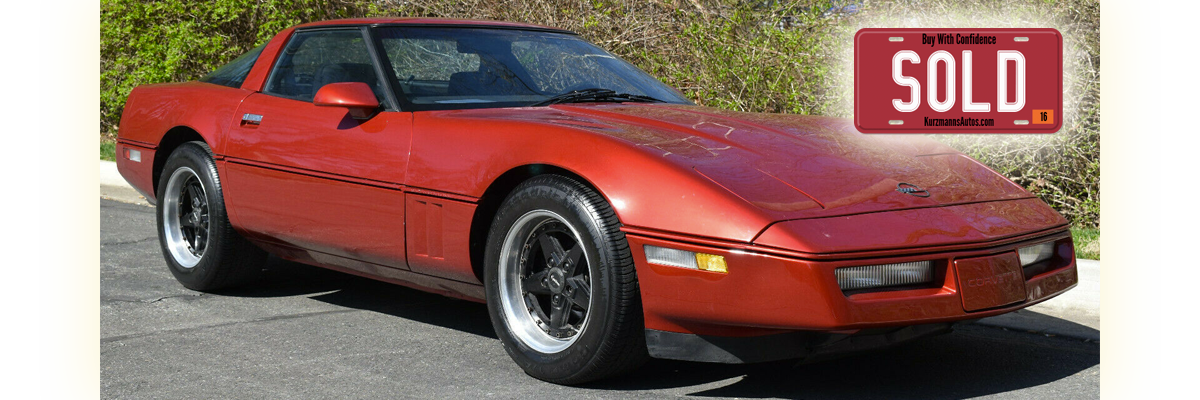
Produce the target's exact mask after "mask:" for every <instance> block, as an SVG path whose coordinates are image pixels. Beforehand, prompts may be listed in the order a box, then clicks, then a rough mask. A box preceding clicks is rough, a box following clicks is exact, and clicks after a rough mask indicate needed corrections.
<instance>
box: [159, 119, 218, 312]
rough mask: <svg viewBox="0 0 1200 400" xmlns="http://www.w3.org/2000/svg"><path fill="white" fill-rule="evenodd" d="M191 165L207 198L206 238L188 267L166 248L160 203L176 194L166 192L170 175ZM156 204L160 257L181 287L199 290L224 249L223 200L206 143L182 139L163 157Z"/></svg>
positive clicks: (208, 281)
mask: <svg viewBox="0 0 1200 400" xmlns="http://www.w3.org/2000/svg"><path fill="white" fill-rule="evenodd" d="M184 167H187V168H191V169H192V171H195V172H196V176H197V177H198V178H199V179H200V183H201V185H203V186H204V196H205V198H206V200H207V201H208V213H209V215H208V220H209V226H208V242H207V244H206V245H205V246H206V248H205V250H204V255H203V256H201V257H200V261H199V262H197V263H196V265H195V266H194V267H192V268H184V267H183V266H182V265H181V264H180V263H179V262H178V261H176V260H175V257H174V256H172V255H171V252H170V251H169V249H168V248H167V235H166V221H165V216H164V213H165V210H166V207H165V206H164V203H165V199H166V196H176V195H177V194H168V193H166V191H167V187H168V186H169V185H168V183H169V182H168V181H169V180H170V179H171V175H172V174H174V173H175V171H177V170H179V169H180V168H184ZM158 182H159V185H158V193H157V194H156V195H157V197H158V207H157V208H156V210H155V216H156V220H157V224H158V242H159V247H160V248H161V250H162V252H163V257H164V258H165V259H166V261H167V267H168V269H170V270H171V274H172V275H174V276H175V279H176V280H178V281H179V282H180V283H182V284H183V286H184V287H187V288H189V289H193V290H200V289H201V288H205V287H207V286H209V285H210V284H211V283H212V281H213V280H214V279H216V277H217V276H216V275H217V263H218V262H219V261H220V260H218V259H217V258H218V257H217V255H218V254H221V253H222V251H224V249H223V248H222V247H223V245H224V244H225V240H224V239H225V238H224V237H223V234H224V232H225V231H226V230H225V226H224V225H223V224H224V221H226V218H225V202H224V201H223V196H222V193H221V185H220V179H219V178H218V177H217V169H216V164H215V163H214V162H213V160H212V157H211V156H210V153H209V151H208V149H207V148H206V147H204V146H203V145H200V144H198V143H195V142H192V143H185V144H183V145H181V146H179V148H177V149H175V151H174V152H172V153H171V155H170V156H169V158H167V161H166V163H165V164H164V165H163V169H162V174H161V175H160V176H159V180H158Z"/></svg>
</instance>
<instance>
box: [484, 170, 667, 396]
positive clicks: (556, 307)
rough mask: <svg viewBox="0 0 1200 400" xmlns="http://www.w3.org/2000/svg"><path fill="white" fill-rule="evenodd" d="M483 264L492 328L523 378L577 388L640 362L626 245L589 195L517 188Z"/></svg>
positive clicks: (545, 179) (564, 188)
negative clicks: (522, 372) (531, 377)
mask: <svg viewBox="0 0 1200 400" xmlns="http://www.w3.org/2000/svg"><path fill="white" fill-rule="evenodd" d="M485 262H486V269H485V272H484V275H485V276H484V280H485V286H486V289H487V301H488V311H489V312H490V314H491V318H492V325H493V327H494V328H495V329H496V334H497V336H499V337H500V340H501V341H502V342H503V343H504V349H505V350H506V351H507V352H508V354H509V355H510V356H511V357H512V358H513V360H514V361H516V363H517V364H518V365H519V366H520V367H521V368H522V369H524V370H525V372H526V373H528V374H529V375H531V376H533V377H535V378H538V379H542V380H545V381H549V382H554V383H560V384H576V383H583V382H588V381H594V380H597V379H602V378H606V377H609V376H613V375H617V374H620V373H623V372H627V371H629V370H631V369H633V368H636V367H637V366H639V365H641V364H642V362H644V361H645V360H646V359H647V358H648V356H647V354H646V342H645V331H644V328H643V321H642V309H641V302H640V298H639V293H638V285H637V275H636V272H635V271H634V267H633V260H632V256H631V255H630V252H629V245H628V243H627V242H626V240H625V235H624V233H623V232H621V231H620V222H619V221H618V220H617V217H616V215H615V214H614V212H613V210H612V208H611V207H610V206H609V205H608V203H607V202H606V201H604V198H603V197H601V196H600V195H599V194H597V193H596V192H595V191H593V190H591V189H590V188H588V187H587V186H584V185H582V184H580V183H579V182H576V181H574V180H571V179H568V178H565V177H561V176H556V175H542V176H537V177H534V178H532V179H530V180H528V181H526V182H524V183H522V184H521V185H520V186H518V187H517V188H516V189H515V190H514V191H513V193H512V194H510V195H509V197H508V198H507V199H506V200H505V201H504V203H503V205H501V206H500V210H499V211H498V212H497V215H496V218H495V220H494V221H493V224H492V227H491V230H490V232H489V235H488V244H487V257H486V260H485Z"/></svg>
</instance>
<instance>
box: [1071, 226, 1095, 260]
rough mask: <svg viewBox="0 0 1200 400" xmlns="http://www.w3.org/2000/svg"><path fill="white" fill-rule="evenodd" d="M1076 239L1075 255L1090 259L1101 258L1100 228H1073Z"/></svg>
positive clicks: (1072, 232)
mask: <svg viewBox="0 0 1200 400" xmlns="http://www.w3.org/2000/svg"><path fill="white" fill-rule="evenodd" d="M1071 236H1072V237H1073V238H1074V239H1075V257H1076V258H1086V259H1089V260H1099V259H1100V229H1097V228H1071Z"/></svg>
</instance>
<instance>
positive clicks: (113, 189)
mask: <svg viewBox="0 0 1200 400" xmlns="http://www.w3.org/2000/svg"><path fill="white" fill-rule="evenodd" d="M100 197H103V198H106V199H112V200H116V201H120V202H125V203H133V204H141V205H147V206H148V205H150V203H149V202H147V201H146V198H145V197H142V195H141V194H140V193H138V191H137V190H134V188H133V186H129V182H126V181H125V178H123V177H121V173H120V172H118V171H117V163H115V162H112V161H104V160H100Z"/></svg>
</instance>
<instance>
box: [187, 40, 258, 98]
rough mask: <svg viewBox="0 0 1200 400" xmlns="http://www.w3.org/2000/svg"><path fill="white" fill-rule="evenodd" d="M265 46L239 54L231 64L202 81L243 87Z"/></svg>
mask: <svg viewBox="0 0 1200 400" xmlns="http://www.w3.org/2000/svg"><path fill="white" fill-rule="evenodd" d="M263 47H267V45H266V44H265V43H264V44H262V45H260V46H258V47H255V48H254V50H250V51H248V52H246V54H242V55H240V56H238V58H235V59H233V61H230V62H229V64H225V66H223V67H221V68H217V70H216V71H213V72H211V73H209V74H208V75H205V76H204V77H203V78H200V82H208V83H212V84H215V85H221V86H229V87H231V88H235V89H236V88H240V87H242V82H244V81H246V75H249V74H250V68H252V67H254V62H255V61H258V55H259V54H261V53H262V51H263Z"/></svg>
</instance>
